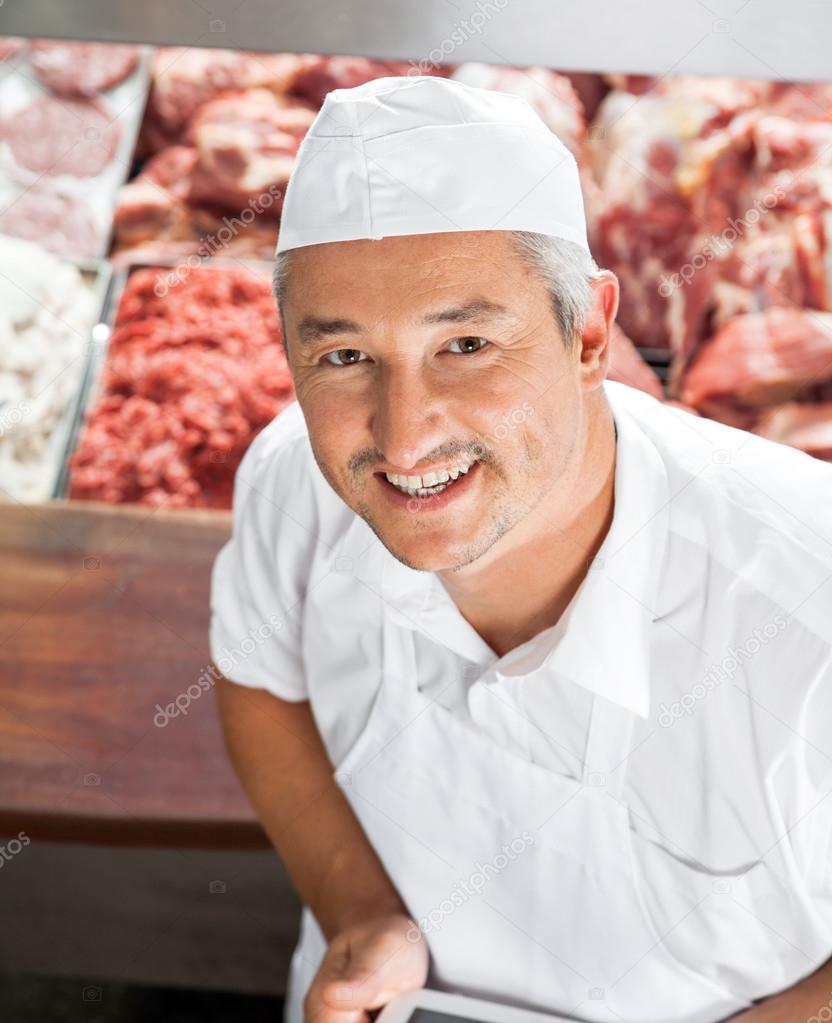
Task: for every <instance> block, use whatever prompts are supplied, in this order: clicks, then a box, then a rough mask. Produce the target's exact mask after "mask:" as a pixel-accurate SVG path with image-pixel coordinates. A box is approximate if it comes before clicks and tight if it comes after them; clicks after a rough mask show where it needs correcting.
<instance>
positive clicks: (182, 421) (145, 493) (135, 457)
mask: <svg viewBox="0 0 832 1023" xmlns="http://www.w3.org/2000/svg"><path fill="white" fill-rule="evenodd" d="M167 273H169V270H166V268H164V267H144V268H140V269H134V270H133V272H132V273H129V275H127V278H126V284H125V286H124V290H123V293H122V294H121V297H120V300H119V302H118V310H117V314H116V317H115V322H114V325H113V330H112V334H111V337H110V341H109V346H108V348H107V351H106V357H105V359H104V363H103V366H102V368H101V375H100V378H99V380H98V381H97V384H96V385H95V386H94V387H93V389H92V392H91V394H90V400H91V405H90V406H89V408H88V410H87V415H86V417H85V424H84V427H83V430H82V432H81V437H80V441H79V444H78V447H77V449H76V450H75V452H74V453H73V454H72V456H71V458H70V490H69V496H70V497H72V498H75V499H88V500H100V501H111V502H138V503H142V504H149V505H164V506H167V507H186V506H187V507H209V508H229V507H230V506H231V495H232V488H233V480H234V473H235V471H236V469H237V466H238V465H239V463H240V460H241V458H242V456H243V454H244V452H245V450H246V448H247V447H248V445H249V444H250V443H251V441H252V440H253V438H254V437H255V436H256V434H257V433H258V432H259V431H260V430H261V429H262V428H263V427H264V426H265V425H266V424H267V423H268V422H270V421H271V419H273V418H274V416H275V415H277V413H278V412H279V411H280V409H281V408H283V406H284V405H285V404H287V403H288V402H289V401H291V400H292V399H293V397H294V391H293V388H292V382H291V376H290V374H289V369H288V366H287V363H286V358H285V354H284V351H283V346H282V343H281V335H280V323H279V320H278V315H277V309H276V306H275V302H274V297H273V295H272V292H271V284H270V267H263V266H259V267H254V266H244V265H234V266H215V267H210V268H209V267H201V268H196V269H193V270H191V271H190V273H189V274H188V275H187V277H185V278H183V279H182V280H179V281H177V282H175V283H174V284H173V285H172V286H169V285H167V284H164V282H165V281H166V275H167ZM160 282H161V283H163V284H164V286H163V287H160Z"/></svg>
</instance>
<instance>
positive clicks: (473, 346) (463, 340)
mask: <svg viewBox="0 0 832 1023" xmlns="http://www.w3.org/2000/svg"><path fill="white" fill-rule="evenodd" d="M451 344H452V345H460V346H461V351H460V353H459V354H460V355H474V354H475V353H476V352H481V351H482V350H483V348H485V346H486V345H487V344H488V341H487V339H486V338H484V337H455V338H454V339H453V341H451Z"/></svg>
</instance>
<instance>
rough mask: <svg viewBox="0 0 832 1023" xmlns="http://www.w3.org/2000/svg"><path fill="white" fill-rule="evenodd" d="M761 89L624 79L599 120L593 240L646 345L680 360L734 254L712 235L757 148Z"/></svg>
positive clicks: (628, 325)
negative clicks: (642, 89)
mask: <svg viewBox="0 0 832 1023" xmlns="http://www.w3.org/2000/svg"><path fill="white" fill-rule="evenodd" d="M764 89H765V86H763V85H760V84H759V83H753V82H735V81H732V80H727V79H707V80H699V79H693V80H691V79H689V78H682V79H677V80H675V81H673V82H670V81H667V80H663V81H662V82H661V83H660V84H659V85H658V86H657V87H656V88H655V89H654V90H653V91H652V92H651V93H649V94H647V95H644V96H641V97H636V96H633V95H631V94H630V93H624V92H620V91H617V92H613V93H610V94H609V95H608V96H607V97H606V98H605V100H604V101H603V103H602V104H601V108H600V111H599V115H598V118H597V119H596V122H595V123H594V124H593V126H592V129H591V132H590V148H591V152H592V162H593V168H594V171H595V174H596V178H597V180H598V184H599V187H600V200H599V202H598V204H597V207H596V209H595V212H594V215H593V218H592V220H591V233H592V246H593V252H594V253H595V256H596V258H597V259H598V260H599V262H600V263H601V264H602V265H604V266H606V267H608V268H609V269H611V270H613V271H614V272H615V273H616V274H617V275H618V277H619V280H620V281H621V305H620V309H619V319H620V322H621V325H622V327H623V328H624V330H625V331H626V332H627V333H628V334H629V335H630V337H631V338H633V339H634V341H635V342H636V343H637V344H638V345H639V346H641V347H649V348H670V349H671V350H672V351H673V352H674V353H676V356H677V360H676V366H677V372H678V369H679V368H680V367H681V365H682V364H684V362H685V361H686V359H687V358H688V356H689V354H690V353H691V352H692V351H693V349H694V348H695V347H696V345H697V344H698V343H699V341H700V340H701V339H702V337H703V335H704V334H705V332H706V330H707V316H708V310H709V299H710V296H711V294H712V292H713V288H714V285H715V284H716V282H717V280H718V279H719V278H720V276H721V268H720V263H721V261H722V260H723V259H724V258H725V257H724V253H722V252H720V251H719V250H718V249H716V250H715V251H714V250H713V249H712V248H709V247H708V243H709V242H711V241H712V238H713V236H715V235H718V234H719V232H721V231H722V230H723V228H724V226H725V224H726V222H727V221H728V219H729V217H730V216H731V215H732V214H733V213H734V211H735V205H736V196H737V193H738V191H739V189H740V186H741V184H742V183H743V182H744V181H745V177H746V174H747V172H748V168H749V166H750V163H751V158H752V146H751V130H752V127H753V120H752V118H751V116H750V115H748V111H749V110H752V109H753V107H754V105H755V104H756V103H757V102H758V101H759V98H760V96H761V94H762V93H763V92H764ZM688 271H689V272H688ZM682 275H684V276H682Z"/></svg>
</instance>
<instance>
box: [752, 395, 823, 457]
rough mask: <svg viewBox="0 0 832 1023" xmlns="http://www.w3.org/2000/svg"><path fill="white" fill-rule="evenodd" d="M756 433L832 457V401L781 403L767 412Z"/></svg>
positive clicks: (816, 454)
mask: <svg viewBox="0 0 832 1023" xmlns="http://www.w3.org/2000/svg"><path fill="white" fill-rule="evenodd" d="M754 433H757V434H759V435H760V436H761V437H767V438H768V439H769V440H776V441H779V442H780V443H781V444H789V445H791V446H792V447H794V448H800V450H801V451H805V452H806V453H807V454H809V455H813V456H814V457H815V458H823V459H826V460H827V461H832V401H827V402H818V403H817V404H812V403H810V402H789V403H788V404H786V405H778V406H777V407H775V408H773V409H771V410H770V411H768V412H766V413H764V415H763V416H762V417H761V418H760V420H759V422H758V423H757V425H756V426H755V427H754Z"/></svg>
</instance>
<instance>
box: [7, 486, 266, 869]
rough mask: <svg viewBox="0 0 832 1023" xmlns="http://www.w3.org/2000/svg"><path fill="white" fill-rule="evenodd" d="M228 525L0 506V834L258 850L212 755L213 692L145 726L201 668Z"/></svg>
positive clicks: (82, 506) (218, 516)
mask: <svg viewBox="0 0 832 1023" xmlns="http://www.w3.org/2000/svg"><path fill="white" fill-rule="evenodd" d="M230 522H231V517H230V513H225V512H211V511H174V510H160V509H152V508H148V507H145V506H113V505H105V504H97V503H92V502H76V501H58V502H51V503H49V504H43V505H21V504H15V503H3V504H0V835H3V836H6V837H9V836H13V835H17V833H18V832H20V831H25V832H26V834H27V835H29V836H30V837H31V838H40V839H45V840H55V841H74V842H105V843H113V844H119V845H129V846H133V847H135V846H141V845H147V846H154V847H164V846H168V847H172V846H176V847H200V848H214V849H222V848H227V849H232V848H233V849H237V850H240V849H258V848H265V847H267V846H268V841H267V839H266V837H265V835H264V833H263V831H262V829H261V828H260V825H259V824H258V822H257V819H256V817H255V816H254V813H253V811H252V809H251V807H250V806H249V803H248V801H247V799H246V797H245V794H244V793H243V791H242V788H241V787H240V785H239V783H238V782H237V779H236V777H235V775H234V774H233V771H232V769H231V766H230V764H229V761H228V759H227V756H226V753H225V749H224V747H223V743H222V737H221V732H220V727H219V722H218V719H217V714H216V706H215V700H214V694H213V689H207V690H205V691H203V692H202V694H201V696H199V697H198V698H196V699H193V700H191V701H190V702H189V705H188V707H187V713H186V714H181V715H179V716H177V717H175V718H171V719H168V720H167V723H166V724H165V725H164V726H163V727H160V724H159V723H160V722H162V721H164V720H165V718H164V716H162V715H159V713H158V706H163V707H164V706H165V705H167V704H170V703H171V702H172V701H174V700H175V699H176V697H177V695H179V694H181V693H185V692H186V691H187V689H188V687H189V686H192V685H194V684H195V683H198V679H199V677H200V675H201V674H202V673H203V672H204V671H205V669H206V668H207V667H208V665H209V664H210V654H209V650H208V623H209V584H210V573H211V565H212V562H213V559H214V555H215V554H216V552H217V551H218V550H219V548H220V547H221V546H222V544H223V543H224V542H225V540H226V539H227V538H228V536H229V535H230ZM203 677H205V678H207V677H208V676H203ZM192 692H195V690H192ZM154 718H155V722H154Z"/></svg>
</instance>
